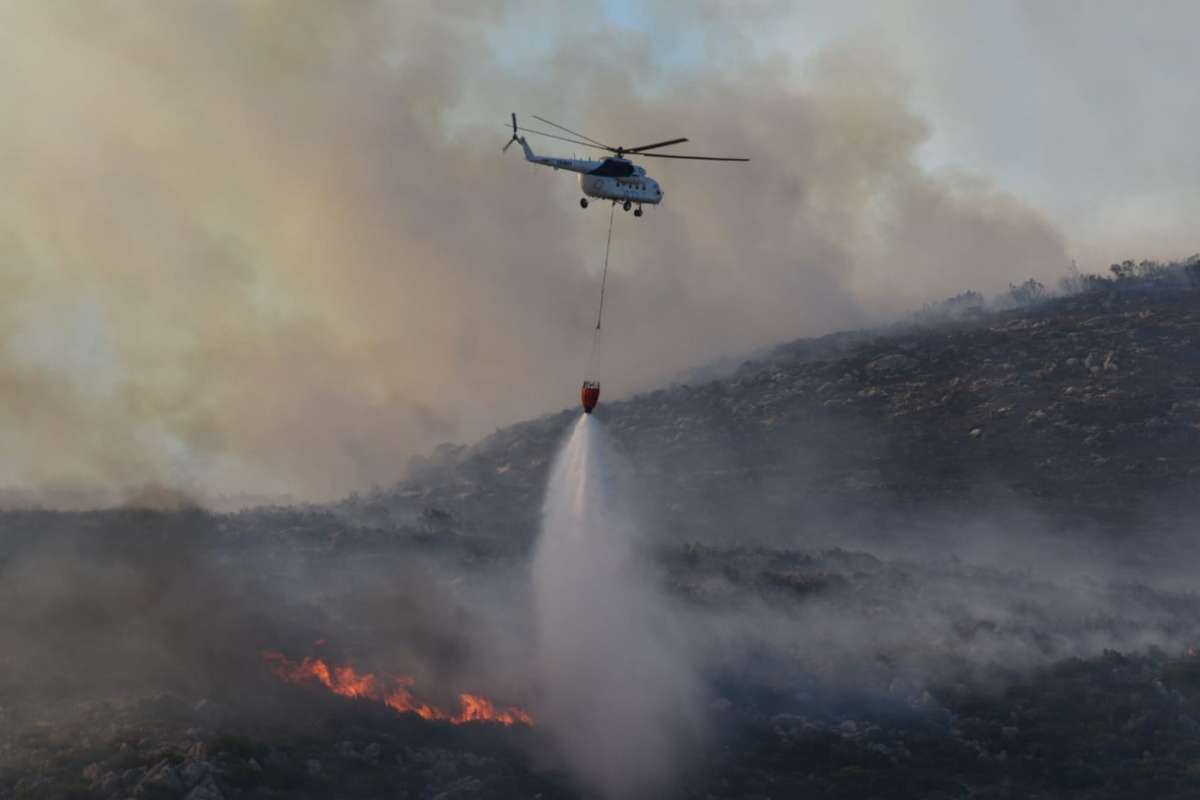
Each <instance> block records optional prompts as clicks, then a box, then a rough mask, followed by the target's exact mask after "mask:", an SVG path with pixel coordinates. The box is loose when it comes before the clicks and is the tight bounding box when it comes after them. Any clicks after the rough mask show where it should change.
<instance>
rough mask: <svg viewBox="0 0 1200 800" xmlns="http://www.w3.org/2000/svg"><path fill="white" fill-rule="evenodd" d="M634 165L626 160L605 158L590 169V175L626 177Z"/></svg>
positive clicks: (630, 173) (631, 172)
mask: <svg viewBox="0 0 1200 800" xmlns="http://www.w3.org/2000/svg"><path fill="white" fill-rule="evenodd" d="M633 171H634V167H633V164H631V163H630V162H628V161H623V160H618V159H615V158H606V159H604V163H603V164H601V165H600V166H598V167H596V168H595V169H594V170H592V171H591V173H589V174H591V175H603V176H605V177H608V178H628V177H629V176H630V175H632V174H633Z"/></svg>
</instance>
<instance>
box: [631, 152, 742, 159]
mask: <svg viewBox="0 0 1200 800" xmlns="http://www.w3.org/2000/svg"><path fill="white" fill-rule="evenodd" d="M640 155H642V156H645V157H646V158H685V159H687V160H689V161H749V160H750V159H748V158H718V157H717V156H672V155H668V154H666V153H641V154H640Z"/></svg>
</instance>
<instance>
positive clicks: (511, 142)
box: [500, 111, 521, 153]
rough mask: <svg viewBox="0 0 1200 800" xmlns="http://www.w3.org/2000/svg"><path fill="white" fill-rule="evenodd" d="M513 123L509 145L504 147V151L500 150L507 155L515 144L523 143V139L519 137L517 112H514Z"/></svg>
mask: <svg viewBox="0 0 1200 800" xmlns="http://www.w3.org/2000/svg"><path fill="white" fill-rule="evenodd" d="M512 123H513V135H512V138H511V139H509V140H508V144H506V145H504V147H503V149H501V150H500V152H501V153H507V152H508V148H510V147H512V145H513V142H519V141H521V137H519V136H517V112H515V111H514V112H513V115H512Z"/></svg>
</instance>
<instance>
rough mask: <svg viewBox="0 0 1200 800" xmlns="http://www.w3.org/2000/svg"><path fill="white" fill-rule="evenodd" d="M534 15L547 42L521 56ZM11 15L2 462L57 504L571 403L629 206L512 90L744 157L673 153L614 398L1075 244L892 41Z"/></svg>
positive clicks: (444, 20)
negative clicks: (581, 187) (936, 163)
mask: <svg viewBox="0 0 1200 800" xmlns="http://www.w3.org/2000/svg"><path fill="white" fill-rule="evenodd" d="M546 14H550V16H549V17H547V16H545V15H546ZM764 17H765V19H764ZM769 17H770V13H769V9H760V10H759V11H757V12H756V14H755V19H756V20H759V22H760V23H765V22H769ZM531 19H534V20H539V21H541V22H545V23H546V24H548V25H550V27H551V29H553V30H555V31H556V33H555V34H554V35H553V36H547V37H546V38H545V39H544V41H542V43H541V46H540V47H527V48H524V49H521V48H514V47H513V43H514V41H518V40H522V38H521V37H522V36H528V33H526V31H527V25H528V24H529V21H530V20H531ZM585 23H586V24H585ZM696 25H697V26H698V30H703V29H704V24H702V23H696ZM0 31H3V33H0V43H2V45H3V46H0V96H3V97H4V99H5V107H6V111H7V114H8V115H9V117H10V118H11V119H12V120H19V121H20V124H11V125H3V126H0V164H3V172H4V178H5V187H6V191H5V193H4V196H3V198H0V290H2V291H0V341H2V344H0V383H3V385H4V387H5V391H4V392H3V394H2V395H0V440H3V441H4V447H5V453H6V458H5V460H4V464H3V466H0V488H2V487H12V488H21V489H30V490H34V491H35V492H42V494H43V496H44V497H45V498H47V500H48V502H52V503H53V502H55V498H56V497H58V498H61V497H69V496H76V497H79V496H86V492H87V491H88V490H94V489H97V488H100V489H106V490H109V491H111V492H113V493H115V495H116V496H118V497H120V496H123V494H124V493H125V492H126V491H128V489H129V487H136V486H143V485H147V484H153V485H160V486H165V487H173V488H175V489H177V490H182V491H185V492H188V493H190V494H192V495H193V496H197V497H204V496H206V495H207V496H213V495H219V494H228V493H240V492H248V493H278V494H284V493H290V494H294V495H296V496H299V497H304V498H309V499H321V498H329V497H332V496H336V495H339V494H341V493H344V492H346V491H348V490H350V489H351V488H358V487H363V486H369V485H371V484H386V483H390V482H392V481H394V480H396V479H398V478H400V477H401V476H402V475H403V473H404V468H405V463H406V461H407V459H408V458H409V457H410V456H412V455H414V454H418V453H421V452H424V451H427V450H428V449H430V448H431V447H432V446H433V445H435V444H437V443H439V442H442V441H445V440H447V439H457V440H467V439H473V438H475V437H477V436H479V435H481V434H483V433H486V432H487V431H489V430H490V429H492V428H493V427H494V426H496V425H500V424H504V423H507V422H511V421H513V420H516V419H519V418H523V417H527V416H530V415H533V414H537V413H540V412H543V411H546V410H549V409H553V408H558V407H561V406H563V405H565V404H567V403H569V402H570V401H571V399H572V394H573V392H574V387H575V385H576V382H577V380H578V378H579V377H580V375H579V370H580V362H581V359H582V358H583V357H584V356H585V355H586V352H587V347H588V336H589V333H590V326H589V320H590V318H591V316H592V315H593V314H594V302H595V290H596V285H595V282H596V278H597V277H598V275H597V271H598V269H599V260H600V257H601V249H600V248H601V247H602V241H603V231H604V224H605V222H606V220H604V219H603V211H604V210H603V209H595V208H593V209H592V210H591V211H590V212H586V213H585V212H582V211H581V210H580V209H579V207H578V205H577V203H576V202H575V201H576V199H577V193H578V187H577V186H576V185H575V184H574V182H573V181H572V180H570V179H569V177H568V176H565V175H564V174H562V173H554V172H551V171H549V170H544V169H539V168H534V167H531V166H530V165H528V164H525V163H524V162H523V161H521V160H520V158H519V156H518V152H519V151H516V150H510V151H509V153H507V154H506V155H505V156H503V157H502V156H501V155H500V152H499V151H500V146H501V145H502V144H503V143H504V130H503V128H502V126H501V125H500V123H501V122H502V121H504V120H505V119H507V116H508V113H509V112H510V111H513V110H516V111H518V112H519V113H542V114H544V115H547V116H550V117H551V118H558V119H560V120H562V121H564V122H565V123H567V124H569V125H571V126H572V127H574V126H578V127H579V128H582V129H585V130H586V131H587V132H588V133H589V134H591V135H593V136H597V137H600V138H601V139H603V140H613V142H615V143H623V144H626V145H632V144H639V143H642V142H644V141H654V140H658V139H662V138H663V137H664V136H674V135H686V136H688V137H690V138H691V140H692V142H691V143H690V144H689V145H687V148H691V149H692V150H691V151H692V152H701V151H702V152H706V153H710V154H716V155H741V156H748V157H750V158H752V159H753V160H752V161H751V162H750V164H748V165H741V166H739V165H729V164H719V165H718V164H701V163H699V162H691V163H689V162H669V161H654V162H649V161H648V162H647V166H648V167H650V168H651V169H650V171H651V173H652V174H654V175H655V176H656V177H657V178H659V179H660V180H661V181H662V183H663V185H664V187H665V189H666V203H665V205H664V206H662V207H661V208H655V209H651V210H650V211H649V212H648V215H647V217H645V218H643V219H642V220H639V221H638V222H637V223H636V224H635V222H634V220H633V218H632V217H626V216H624V215H621V216H620V218H619V219H618V220H617V231H616V233H615V235H614V242H613V259H612V265H613V270H612V274H611V275H610V279H611V280H610V282H609V290H610V300H609V305H608V322H609V332H608V334H607V341H606V348H607V350H608V352H609V353H610V354H614V355H612V356H611V358H610V361H609V363H610V364H612V365H613V366H612V368H611V370H610V372H609V374H608V375H606V376H605V380H606V383H605V392H606V396H607V397H610V398H611V397H613V396H619V395H621V394H624V393H628V392H630V391H634V390H638V389H642V388H646V387H650V386H653V385H655V384H657V383H660V382H661V381H662V380H664V378H667V377H669V376H671V375H674V374H676V373H678V372H679V371H681V370H683V369H685V368H688V367H691V366H695V365H697V364H700V363H704V362H707V361H709V360H712V359H713V358H716V357H719V356H722V355H729V354H738V353H741V352H744V351H746V350H747V349H749V348H753V347H757V346H760V345H763V344H766V343H770V342H773V341H777V340H779V339H781V338H785V337H794V336H799V335H804V334H811V333H816V332H821V331H827V330H830V329H833V328H841V327H845V326H847V325H856V324H859V323H863V322H865V321H869V320H872V319H877V318H880V317H881V316H886V315H888V314H891V313H895V312H896V311H898V310H900V309H903V308H908V307H910V306H911V305H912V304H914V303H919V302H922V301H924V300H927V299H930V298H931V297H936V296H942V295H945V294H948V293H952V292H957V291H961V290H963V289H966V288H976V289H980V290H984V291H988V290H991V289H995V288H1000V287H1003V286H1004V285H1006V283H1007V282H1008V281H1011V280H1018V279H1024V278H1027V277H1029V276H1031V275H1033V276H1039V277H1043V278H1051V277H1053V276H1054V275H1056V274H1058V273H1059V272H1060V271H1061V270H1062V268H1063V267H1064V265H1065V264H1067V263H1068V262H1069V259H1068V258H1067V257H1066V254H1065V250H1064V246H1063V243H1062V240H1061V236H1060V235H1059V233H1058V232H1057V231H1056V229H1055V228H1054V226H1053V225H1052V224H1051V223H1050V222H1048V221H1047V220H1046V219H1045V218H1044V217H1043V216H1041V215H1040V214H1039V213H1038V212H1037V211H1036V210H1034V209H1031V208H1029V207H1027V206H1026V205H1024V204H1023V203H1021V202H1020V201H1019V200H1017V199H1015V198H1014V197H1012V196H1010V195H1007V194H1005V193H1004V192H1003V191H1002V190H1001V189H1000V188H998V187H996V186H993V185H991V184H990V183H989V182H988V181H986V180H985V179H983V178H981V177H978V176H970V175H959V176H950V175H944V174H940V173H939V174H934V173H931V172H929V171H927V170H926V169H924V168H923V167H922V166H920V164H919V161H918V158H917V156H918V151H919V149H920V148H921V146H922V144H923V143H924V142H925V141H926V140H927V138H928V137H929V135H930V131H931V123H930V122H929V121H927V120H925V119H923V118H922V117H921V116H920V115H918V114H917V113H916V112H915V111H914V110H913V108H912V107H911V104H910V102H909V86H908V83H907V81H906V78H905V77H904V75H903V73H902V72H901V71H900V70H898V69H897V68H896V66H895V63H894V60H893V59H892V58H891V57H890V56H889V55H888V52H887V50H886V48H885V47H883V46H881V45H880V44H879V43H877V42H872V41H869V40H862V39H856V40H853V41H843V42H840V43H831V44H830V45H829V46H828V47H827V48H826V49H825V51H824V52H822V53H821V54H819V55H817V56H815V57H812V58H807V57H805V58H799V57H795V56H791V55H787V54H776V53H767V54H763V53H760V52H759V51H758V50H757V49H756V48H755V46H754V45H753V43H752V42H751V41H750V40H749V39H748V38H746V37H745V36H744V33H745V32H744V31H743V32H742V34H740V35H738V36H733V37H732V38H730V39H728V41H725V43H724V44H723V46H722V57H721V60H720V63H719V64H717V65H707V64H706V62H704V61H697V63H695V64H694V65H692V66H690V67H689V68H688V69H687V70H684V71H683V72H680V71H679V70H678V69H677V68H676V67H674V66H673V65H672V62H671V57H672V51H671V50H670V48H668V51H667V52H664V51H663V50H662V48H660V47H657V46H656V41H655V36H654V34H653V32H652V31H637V30H629V29H623V28H620V27H618V26H616V25H615V24H607V23H605V22H603V20H595V19H591V18H588V19H587V20H583V21H581V20H576V19H573V15H570V14H563V15H561V17H559V16H556V15H555V12H547V11H546V10H545V9H544V8H541V7H535V5H534V4H524V3H516V2H513V3H507V4H498V5H493V6H489V11H488V12H486V13H482V12H480V11H479V10H478V8H477V6H476V5H475V4H465V5H460V4H455V3H450V4H442V3H438V4H429V5H422V4H420V3H399V4H395V3H372V2H368V3H355V4H353V5H350V6H346V5H341V4H336V5H335V4H328V3H291V2H286V3H285V2H262V3H255V4H253V5H252V6H250V7H247V6H246V5H245V4H244V3H240V2H232V1H230V0H219V1H218V2H212V3H186V4H181V3H170V4H135V5H129V4H101V5H97V4H92V3H72V2H49V3H22V4H6V5H4V7H3V8H0ZM517 50H520V52H515V51H517ZM534 146H535V148H537V149H538V150H539V151H547V152H562V151H563V149H564V148H565V149H569V146H566V145H563V144H562V143H559V142H553V141H551V140H546V141H541V142H536V143H534ZM687 148H684V149H682V150H681V152H682V151H683V150H686V149H687ZM615 354H619V356H618V355H615ZM81 493H82V494H81Z"/></svg>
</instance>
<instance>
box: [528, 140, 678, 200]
mask: <svg viewBox="0 0 1200 800" xmlns="http://www.w3.org/2000/svg"><path fill="white" fill-rule="evenodd" d="M517 141H518V142H520V143H521V147H522V148H523V149H524V150H525V160H526V161H528V162H530V163H532V164H541V165H542V166H546V167H551V168H553V169H556V170H557V169H561V170H567V171H568V172H577V173H579V188H580V189H582V190H583V193H584V194H585V195H587V196H588V197H595V198H599V199H601V200H612V201H614V202H617V203H637V204H639V205H640V204H642V203H649V204H652V205H657V204H658V203H661V202H662V199H663V196H664V195H663V190H662V187H661V186H660V185H659V183H658V181H656V180H654V179H653V178H651V177H650V176H648V175H647V174H646V170H645V169H643V168H642V167H639V166H638V165H637V164H634V163H633V162H632V161H629V160H628V159H625V158H605V159H601V160H599V161H596V160H593V159H579V158H554V157H552V156H539V155H537V154H536V153H534V152H533V150H532V149H531V148H530V147H529V145H528V144H527V143H526V141H525V139H524V137H522V138H519V139H517Z"/></svg>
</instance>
